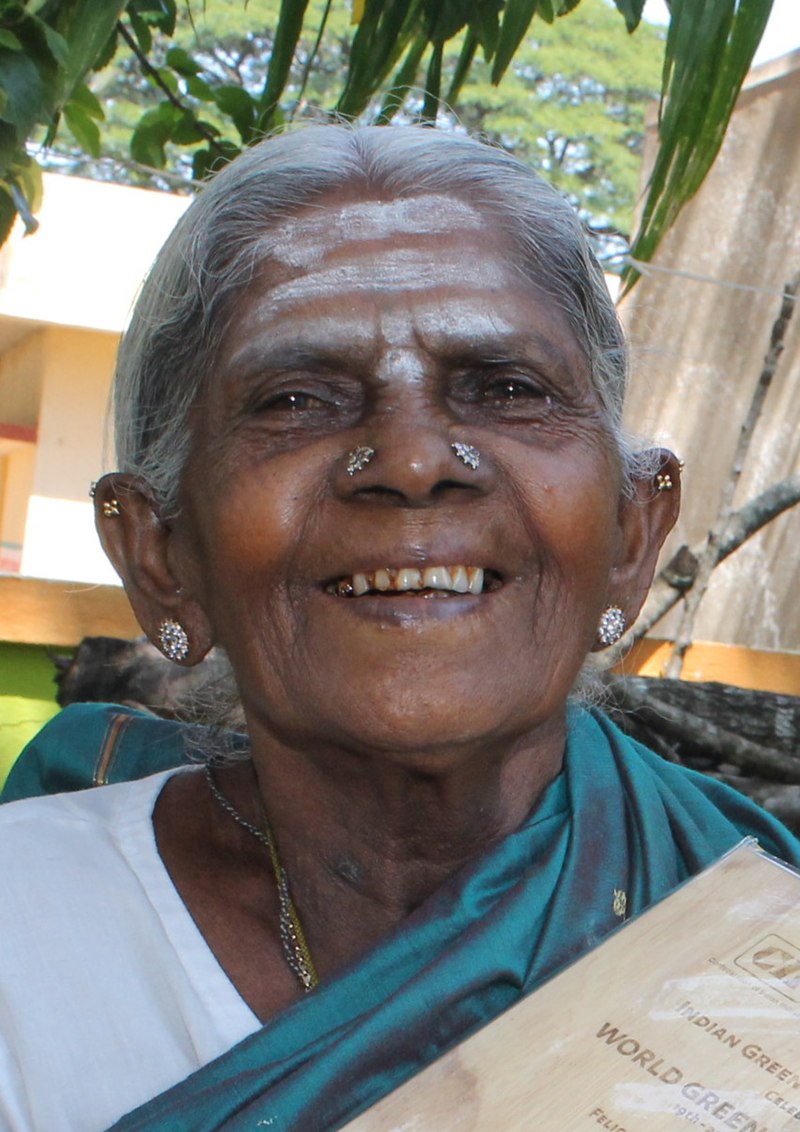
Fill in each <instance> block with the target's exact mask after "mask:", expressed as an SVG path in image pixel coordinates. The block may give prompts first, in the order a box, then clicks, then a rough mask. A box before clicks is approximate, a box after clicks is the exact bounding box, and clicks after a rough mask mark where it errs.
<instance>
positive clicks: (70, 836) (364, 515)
mask: <svg viewBox="0 0 800 1132" xmlns="http://www.w3.org/2000/svg"><path fill="white" fill-rule="evenodd" d="M624 382H625V359H624V350H623V342H622V337H621V334H620V330H619V326H618V323H617V320H616V317H615V312H614V309H613V306H612V305H611V302H610V301H609V298H608V295H607V293H606V291H605V288H604V284H603V278H602V274H601V272H600V270H599V268H598V265H597V264H596V262H595V261H594V259H593V258H592V256H591V253H590V252H589V250H588V248H587V245H586V243H585V240H584V237H583V235H582V233H581V230H580V225H579V223H578V221H577V220H576V218H575V217H574V216H573V214H572V212H571V211H570V209H569V207H568V206H567V205H566V204H565V203H564V202H562V200H561V199H560V198H559V197H558V195H557V194H556V193H554V192H553V191H552V190H551V189H549V188H548V187H547V186H546V185H545V184H544V183H543V182H542V181H541V180H540V179H539V178H538V177H536V176H535V175H534V174H533V173H532V172H531V171H530V170H529V169H527V168H525V167H524V166H522V165H520V164H519V163H518V162H516V161H515V160H513V159H512V158H510V157H509V156H507V155H506V154H504V153H502V152H499V151H497V150H494V149H490V148H487V147H484V146H481V145H479V144H477V143H475V142H472V141H469V140H466V139H464V138H461V137H454V136H452V135H445V134H441V133H436V132H434V131H430V130H417V129H412V128H403V129H385V128H384V129H378V128H361V129H350V128H343V127H313V128H309V129H306V130H302V131H299V132H297V133H293V134H290V135H287V136H282V137H279V138H276V139H274V140H270V141H268V142H266V143H264V144H262V145H260V146H258V147H256V148H254V149H253V150H251V151H250V152H248V153H247V154H246V155H245V156H243V157H241V158H239V159H238V160H237V161H236V162H234V163H233V164H232V165H231V166H230V167H229V168H228V169H226V170H225V171H224V172H223V173H221V174H220V175H219V176H218V177H217V178H216V179H215V180H214V182H213V183H212V184H211V185H210V187H208V188H207V189H205V190H204V192H203V193H202V194H201V195H200V196H199V198H198V199H197V201H196V202H195V203H194V204H193V205H192V206H191V208H190V209H189V210H188V212H187V213H186V215H185V217H184V218H183V220H182V221H181V222H180V224H179V225H178V227H177V229H176V231H175V233H174V234H173V236H172V237H171V238H170V240H169V241H168V243H167V245H166V247H165V249H164V250H163V251H162V253H161V255H160V257H159V259H158V261H157V263H156V265H155V267H154V269H153V272H152V274H151V275H150V277H149V279H148V281H147V283H146V284H145V287H144V290H143V292H142V295H141V298H140V300H139V303H138V305H137V308H136V312H135V315H134V318H133V321H132V324H131V327H130V330H129V332H128V334H127V335H126V338H125V341H124V343H123V345H122V349H121V353H120V361H119V368H118V373H117V379H116V395H115V400H116V414H117V416H116V441H117V447H118V456H119V466H120V469H121V470H120V471H119V472H115V473H114V474H112V475H110V476H106V477H105V478H104V479H103V480H102V481H101V482H100V484H99V485H98V488H97V493H96V503H97V510H98V526H99V529H100V535H101V538H102V540H103V543H104V545H105V547H106V550H107V551H108V554H109V555H110V557H111V559H112V561H113V563H114V565H115V566H116V567H117V569H118V571H119V573H120V575H121V576H122V579H123V581H124V583H125V587H126V589H127V592H128V595H129V597H130V600H131V603H132V605H133V608H134V610H135V611H136V614H137V616H138V618H139V621H140V622H141V625H142V627H143V628H144V630H145V632H146V633H147V634H148V635H149V636H150V638H151V639H152V640H153V641H154V642H157V643H159V645H160V647H161V648H162V650H163V652H164V653H165V654H166V655H167V656H168V657H170V658H171V659H172V660H174V661H175V662H176V663H178V664H182V665H195V664H197V663H198V662H199V661H201V660H202V658H203V657H204V656H205V655H206V654H207V652H208V651H209V649H211V648H212V646H219V647H221V648H223V649H224V650H225V651H226V652H227V655H228V657H229V658H230V663H231V666H232V669H233V673H234V674H235V679H236V685H237V688H238V693H239V696H240V699H241V703H242V706H243V710H244V713H245V716H246V720H247V732H248V737H249V739H248V744H247V751H246V757H244V758H242V759H239V760H238V761H231V760H228V761H225V762H220V761H219V760H217V761H214V762H212V764H211V765H209V766H207V767H206V768H205V769H203V768H201V767H198V766H197V765H195V766H191V765H188V766H184V767H183V768H182V769H177V770H167V771H162V772H161V773H160V774H157V775H155V776H150V777H145V778H143V779H140V780H138V781H135V782H128V783H123V784H119V785H111V786H108V787H106V788H105V789H103V790H95V791H92V790H89V791H83V792H80V793H72V794H61V795H59V796H55V797H48V798H37V799H32V800H29V801H26V802H20V803H18V804H15V805H9V806H7V807H5V808H4V811H3V812H2V814H1V815H0V837H1V838H2V845H3V846H4V856H3V862H4V863H3V869H2V878H1V879H0V884H1V885H2V889H1V891H2V899H1V900H0V910H1V911H0V915H2V919H3V923H2V938H3V955H4V962H3V973H2V976H0V979H2V987H0V1048H1V1049H2V1059H1V1060H0V1110H1V1111H2V1118H1V1119H0V1123H2V1126H3V1128H9V1129H15V1130H16V1129H26V1130H27V1129H45V1128H52V1129H58V1130H62V1129H68V1130H71V1129H75V1130H79V1132H92V1130H94V1129H102V1128H106V1127H107V1126H108V1125H110V1124H112V1123H114V1122H115V1121H119V1123H118V1124H116V1125H115V1127H118V1128H119V1129H127V1130H130V1129H187V1130H189V1129H191V1130H193V1132H197V1130H199V1129H212V1128H219V1127H225V1128H230V1129H239V1128H242V1129H244V1128H247V1129H252V1128H256V1127H274V1128H294V1129H302V1130H304V1132H308V1130H313V1129H328V1128H335V1127H339V1126H340V1125H342V1124H343V1123H346V1122H347V1120H348V1119H349V1118H350V1117H352V1116H353V1115H355V1114H356V1113H357V1112H359V1111H360V1110H362V1109H363V1108H364V1107H366V1106H367V1105H369V1104H370V1103H371V1102H372V1101H374V1100H375V1099H377V1098H378V1097H379V1096H381V1095H382V1094H384V1093H385V1092H387V1091H388V1090H390V1089H391V1088H393V1087H394V1086H395V1085H396V1084H398V1083H399V1082H401V1081H402V1080H404V1079H406V1078H407V1077H409V1076H410V1075H411V1074H413V1073H414V1072H415V1071H416V1070H417V1069H418V1068H419V1067H421V1066H422V1065H424V1064H426V1063H427V1062H429V1061H430V1060H431V1059H433V1058H434V1057H436V1056H437V1055H438V1054H439V1053H440V1052H441V1051H442V1050H444V1049H446V1048H447V1047H448V1046H450V1045H451V1044H453V1043H454V1042H455V1041H457V1040H459V1039H461V1038H462V1037H463V1036H465V1035H466V1034H467V1033H469V1032H470V1031H471V1030H472V1029H474V1028H475V1027H476V1026H478V1025H480V1024H481V1023H483V1022H485V1021H487V1020H488V1019H490V1018H491V1017H493V1016H494V1015H496V1014H497V1013H498V1012H499V1011H500V1010H502V1009H503V1008H504V1007H506V1006H508V1005H510V1004H511V1003H513V1002H514V1001H515V1000H516V999H517V998H518V997H519V996H520V995H521V994H523V993H525V992H526V991H528V990H530V989H532V988H533V987H535V986H536V985H537V984H538V983H539V982H541V981H542V979H544V978H546V977H547V976H548V975H550V974H552V973H553V972H554V971H555V970H556V969H557V968H559V967H560V966H561V965H563V964H564V963H565V962H566V961H568V960H569V959H571V958H573V957H575V956H577V955H579V954H580V953H581V952H583V951H585V950H586V949H587V948H589V947H591V946H592V945H594V944H595V943H597V942H598V941H599V940H601V939H602V938H603V937H604V936H605V935H606V934H607V933H608V932H610V931H611V930H612V929H613V928H614V927H615V926H616V925H618V924H619V923H620V921H621V919H623V918H625V917H626V916H630V915H632V914H635V913H637V912H639V911H640V910H641V909H642V908H644V907H646V906H647V905H648V904H650V903H651V902H652V901H654V900H657V899H659V898H660V897H662V896H663V895H665V894H666V893H668V892H669V891H670V890H671V889H672V888H674V887H675V885H677V884H679V883H680V882H681V881H682V880H684V879H685V878H686V877H687V876H689V875H691V874H692V873H694V872H696V871H697V870H699V869H701V868H703V866H705V865H706V864H707V863H709V862H710V861H712V860H713V859H715V858H716V857H718V856H719V855H720V854H721V853H722V852H724V851H725V850H727V849H728V848H730V847H731V846H733V845H734V844H735V843H737V842H738V841H739V840H740V839H741V837H742V836H744V835H746V834H754V835H756V836H757V837H758V838H759V839H760V840H761V842H762V844H763V845H764V846H765V847H766V848H767V849H769V850H770V851H772V852H773V853H776V854H778V855H780V856H782V857H784V858H787V859H790V860H794V861H797V860H799V859H800V847H798V844H797V843H796V842H795V841H794V840H793V839H792V838H791V837H790V835H789V834H788V833H786V832H785V831H783V830H782V829H781V827H780V826H778V825H777V824H776V823H775V822H774V821H772V819H770V818H769V817H767V816H766V815H765V814H763V813H761V812H760V811H759V810H757V809H756V808H755V807H753V806H752V805H751V804H750V803H749V802H748V801H747V800H745V799H743V798H740V797H739V796H738V795H735V794H733V793H731V792H729V791H727V790H726V789H724V788H722V787H721V786H718V785H716V784H714V783H712V782H710V781H707V780H705V779H700V778H698V777H696V776H694V775H692V774H690V773H686V772H684V771H683V770H681V769H680V768H676V767H674V766H670V765H667V764H665V763H662V762H661V761H660V760H659V759H658V758H657V757H656V756H654V755H652V754H651V753H650V752H648V751H646V750H644V749H642V748H641V747H638V746H637V745H636V744H634V743H632V742H631V741H629V740H627V739H625V738H624V737H623V736H622V735H621V734H620V733H619V732H618V731H616V730H615V728H614V727H613V726H612V725H611V724H610V723H609V722H608V721H607V720H606V719H605V718H604V717H603V716H602V715H601V714H599V713H597V712H590V711H587V710H584V709H581V708H578V707H575V706H570V704H569V697H570V693H571V690H572V689H573V687H574V686H575V684H576V680H577V679H578V677H579V674H580V672H581V669H582V666H583V665H584V662H585V660H586V657H587V654H588V653H589V652H591V651H592V650H593V649H599V648H602V647H604V646H607V645H608V644H610V643H612V642H613V641H615V640H616V639H617V638H618V637H619V636H620V635H621V633H622V631H623V628H624V626H625V624H626V623H630V622H631V621H632V620H633V619H634V618H635V616H636V614H637V611H638V609H639V607H640V605H641V603H642V600H643V597H644V595H645V592H646V590H647V587H648V585H649V583H650V580H651V577H652V573H653V569H654V563H655V560H656V555H657V553H658V549H659V547H660V545H661V543H662V541H663V539H664V537H665V535H666V533H667V532H668V530H669V529H670V527H671V526H672V524H673V522H674V519H675V516H676V512H677V508H678V494H679V469H678V466H677V463H676V461H675V459H674V457H673V456H672V455H671V454H669V453H666V452H663V451H660V452H657V453H655V454H653V453H651V454H650V456H649V458H648V457H642V456H638V457H635V456H633V455H632V454H631V452H630V451H629V450H628V448H627V447H626V444H625V441H624V439H623V437H622V435H621V431H620V413H621V402H622V396H623V388H624ZM90 710H92V711H96V710H99V711H101V712H102V711H103V710H104V709H90ZM103 718H104V719H107V715H106V716H104V717H103ZM159 726H169V727H175V726H176V725H174V724H169V725H167V724H159V723H157V722H154V723H153V724H152V725H151V724H148V722H147V721H146V719H144V718H143V717H136V716H135V715H130V716H121V715H114V716H113V717H112V728H111V731H110V732H109V735H110V734H111V732H113V736H112V737H113V739H114V741H115V742H116V741H118V740H119V739H120V735H121V734H122V732H123V731H124V732H125V734H126V736H127V738H126V742H128V744H129V745H130V746H137V747H138V748H139V750H140V751H143V752H144V753H145V755H147V754H148V752H149V751H150V747H149V740H148V736H149V735H150V730H149V729H150V727H153V728H158V727H159ZM52 727H53V728H54V730H51V731H50V739H49V742H50V745H51V746H54V747H56V748H58V749H59V750H60V752H61V754H62V755H63V756H64V757H65V758H73V757H74V758H82V757H83V758H85V757H87V751H88V757H89V758H91V759H92V760H94V759H95V758H96V757H100V758H101V759H105V760H106V762H107V760H108V751H107V749H106V748H107V747H108V742H109V741H110V739H109V736H108V735H107V736H105V738H104V740H103V743H102V744H99V745H100V746H104V750H103V751H102V752H98V751H97V750H96V749H95V743H94V740H93V739H92V738H91V735H90V733H89V730H87V731H86V732H85V738H82V737H81V731H80V729H78V731H77V733H76V732H75V729H74V728H73V729H72V730H70V729H69V727H68V726H67V723H64V722H61V723H59V721H57V722H56V723H55V724H53V725H52ZM114 728H116V730H114ZM67 733H69V741H68V742H67V739H65V738H64V736H65V734H67ZM42 741H43V742H47V740H46V739H45V740H42ZM176 746H177V744H176ZM174 761H176V762H179V761H180V754H177V755H176V757H175V759H174ZM23 762H24V760H23ZM104 765H105V764H104ZM140 771H141V766H140V768H139V771H137V772H136V773H139V772H140ZM101 777H102V776H101ZM153 1098H154V1099H153ZM132 1110H135V1111H132ZM124 1114H129V1115H127V1116H125V1115H124Z"/></svg>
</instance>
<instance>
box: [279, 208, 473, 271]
mask: <svg viewBox="0 0 800 1132" xmlns="http://www.w3.org/2000/svg"><path fill="white" fill-rule="evenodd" d="M489 227H490V224H489V222H488V220H487V218H486V216H485V215H484V214H483V213H482V212H480V211H479V210H478V209H477V208H475V207H474V206H473V205H471V204H469V203H468V202H467V201H464V200H461V199H460V198H458V197H452V196H447V195H444V194H433V193H431V194H426V195H424V196H418V197H411V198H406V199H392V200H369V199H358V198H355V199H346V198H344V199H343V197H342V194H332V195H330V196H329V197H328V198H323V199H322V200H321V201H319V202H317V204H316V205H315V206H314V207H313V208H312V207H307V208H306V209H305V210H303V211H302V212H301V213H299V215H297V216H296V217H292V218H291V219H290V220H287V221H284V222H283V223H282V224H280V225H279V226H277V227H276V228H273V229H272V231H271V233H270V240H269V244H270V258H271V259H272V260H273V261H274V262H275V263H277V264H282V265H285V266H286V267H289V268H296V269H298V270H300V271H309V270H311V269H313V268H314V267H315V266H318V265H319V264H320V263H321V262H322V261H323V260H324V259H325V258H326V257H328V256H329V255H330V254H331V253H332V251H333V250H334V249H335V248H337V247H341V246H343V245H358V244H370V243H373V242H375V241H391V240H392V239H393V238H396V237H400V238H401V239H402V237H404V236H406V237H408V236H419V237H422V238H430V237H436V236H449V235H453V236H455V235H457V234H459V233H464V234H465V235H466V234H468V233H470V232H473V233H474V232H478V231H480V230H485V229H487V228H489Z"/></svg>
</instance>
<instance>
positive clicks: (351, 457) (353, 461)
mask: <svg viewBox="0 0 800 1132" xmlns="http://www.w3.org/2000/svg"><path fill="white" fill-rule="evenodd" d="M374 455H375V449H374V448H370V447H369V446H368V445H366V444H359V446H358V448H354V449H353V451H352V452H348V454H347V463H346V464H345V471H346V472H347V474H348V476H354V475H355V474H356V472H360V471H361V469H362V468H366V466H367V464H368V463H369V462H370V460H371V459H372V457H373V456H374Z"/></svg>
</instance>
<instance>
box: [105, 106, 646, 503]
mask: <svg viewBox="0 0 800 1132" xmlns="http://www.w3.org/2000/svg"><path fill="white" fill-rule="evenodd" d="M348 187H356V188H359V187H363V189H364V190H365V191H366V192H369V193H380V194H387V193H388V194H389V195H390V197H391V198H393V199H397V198H413V197H418V196H422V195H427V194H432V193H436V194H442V195H450V196H457V197H463V198H465V199H467V200H468V201H469V203H471V204H473V205H475V206H476V207H479V208H482V209H484V210H485V211H486V212H488V213H489V214H490V215H491V217H492V218H493V220H494V222H495V223H496V224H497V225H498V226H499V227H500V228H501V229H502V230H504V231H505V232H506V233H507V235H508V236H509V237H510V241H511V245H512V247H513V248H515V249H518V250H517V251H516V253H515V259H516V266H517V268H518V270H520V271H521V272H522V274H523V275H525V276H526V277H527V278H529V279H531V280H532V281H534V282H536V284H537V285H538V286H540V287H543V288H544V289H545V290H547V292H548V293H549V294H550V295H551V296H553V298H554V299H555V300H556V301H557V302H558V303H559V305H560V306H561V308H562V309H563V311H564V312H565V315H566V317H567V318H568V320H569V323H570V325H571V327H572V329H573V331H574V333H575V335H576V337H577V339H578V341H579V342H580V343H581V345H582V347H583V349H584V350H585V352H586V355H587V358H588V360H589V364H590V372H591V379H592V382H593V384H594V386H595V388H596V390H597V393H598V396H599V398H600V402H601V404H602V406H603V411H604V415H605V417H606V420H607V423H608V425H609V428H610V431H611V433H612V435H613V436H614V437H615V439H616V441H617V444H618V446H619V448H620V453H621V458H622V466H623V470H624V473H625V476H626V479H628V480H629V479H630V476H631V475H632V474H633V472H634V467H633V463H634V461H635V459H636V457H635V456H633V455H632V452H631V447H630V445H629V444H628V443H627V442H626V441H625V439H624V434H623V433H622V429H621V416H622V403H623V399H624V395H625V387H626V383H627V360H626V358H627V355H626V350H625V342H624V337H623V333H622V329H621V327H620V323H619V320H618V318H617V314H616V310H615V308H614V305H613V303H612V301H611V298H610V296H609V294H608V289H607V287H606V284H605V280H604V278H603V273H602V270H601V268H600V265H599V264H598V262H597V260H596V259H595V257H594V255H593V253H592V251H591V248H590V247H589V244H588V241H587V239H586V236H585V234H584V232H583V229H582V226H581V223H580V221H579V220H578V217H577V216H576V214H575V212H574V211H573V209H572V208H571V206H570V205H569V204H568V203H567V202H566V201H565V200H563V199H562V197H561V196H560V195H559V194H558V193H557V192H556V191H555V190H554V189H553V188H552V187H551V186H550V185H548V184H547V183H546V182H545V181H543V180H542V178H541V177H539V176H538V175H537V174H536V173H534V172H533V170H531V169H530V168H528V166H526V165H523V164H522V163H521V162H520V161H518V160H516V158H514V157H512V156H510V155H509V154H508V153H506V152H504V151H503V150H501V149H497V148H494V147H491V146H489V145H485V144H483V143H481V142H478V141H476V140H473V139H471V138H468V137H465V136H463V135H458V134H455V133H450V132H447V133H446V132H443V131H438V130H432V129H427V128H419V127H410V126H400V127H387V126H345V125H326V126H319V125H314V126H307V127H305V128H301V129H298V130H294V131H291V132H288V133H284V134H281V135H278V136H276V137H273V138H270V139H267V140H265V141H263V142H261V143H260V144H258V145H256V146H253V147H252V148H251V149H249V150H247V151H246V152H245V153H244V154H242V156H241V157H238V158H237V159H236V160H235V161H233V162H232V163H231V164H230V165H229V166H227V168H225V169H224V170H223V171H222V172H221V173H219V174H218V175H217V176H216V177H215V178H214V179H213V181H211V183H210V184H209V185H208V186H207V187H206V188H204V189H203V191H202V192H201V193H200V194H199V195H198V197H197V198H196V199H195V201H194V202H193V203H192V205H191V206H190V207H189V209H188V210H187V211H186V213H185V214H184V215H183V217H182V218H181V220H180V221H179V222H178V224H177V226H176V228H175V230H174V231H173V233H172V235H171V236H170V237H169V239H168V240H167V242H166V244H165V245H164V247H163V248H162V250H161V252H160V254H159V256H158V258H157V259H156V261H155V264H154V265H153V268H152V271H151V273H150V275H149V276H148V278H147V280H146V282H145V284H144V286H143V288H142V292H141V296H140V298H139V301H138V302H137V304H136V308H135V310H134V313H133V317H132V320H131V324H130V328H129V329H128V331H127V333H126V334H125V337H124V339H123V342H122V345H121V347H120V352H119V358H118V362H117V371H116V377H115V391H114V415H115V437H116V447H117V458H118V461H119V465H118V466H119V468H120V470H121V471H124V472H132V473H134V474H137V475H139V476H141V477H142V478H143V479H145V480H146V481H147V482H148V483H149V485H150V487H151V490H152V491H153V492H154V495H155V498H156V500H157V502H158V504H159V506H160V508H161V509H162V511H163V513H165V514H174V513H175V512H176V511H177V510H178V507H179V491H180V480H181V473H182V470H183V467H184V465H185V462H186V460H187V457H188V454H189V447H190V443H191V435H190V428H189V414H190V412H191V409H192V407H193V405H194V404H195V402H196V401H197V399H198V396H199V394H200V392H201V390H202V389H203V387H204V385H205V383H206V382H207V381H208V380H210V378H211V375H212V374H213V372H214V366H215V361H216V357H217V353H218V350H219V347H220V343H221V340H222V337H223V334H224V332H225V328H226V326H227V323H228V321H229V319H230V317H231V314H232V311H233V308H234V307H235V302H236V299H237V297H238V296H239V295H240V294H241V293H242V292H243V291H245V290H246V289H247V287H248V285H249V284H250V283H251V281H252V279H253V277H254V275H255V274H256V273H257V272H258V271H259V270H260V269H261V267H262V266H263V264H264V263H265V262H268V260H269V252H270V233H271V230H273V229H274V228H275V226H277V225H278V224H280V223H281V222H282V221H283V220H285V219H287V218H289V217H291V216H294V215H295V214H297V213H298V212H299V211H302V209H304V208H307V207H313V206H314V204H315V202H317V201H318V200H319V199H320V198H321V197H323V196H324V195H325V194H328V193H331V192H333V191H335V190H339V189H345V188H348Z"/></svg>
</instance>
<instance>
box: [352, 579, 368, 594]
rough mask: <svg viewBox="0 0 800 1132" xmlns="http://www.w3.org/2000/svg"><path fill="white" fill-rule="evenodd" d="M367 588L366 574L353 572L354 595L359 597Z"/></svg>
mask: <svg viewBox="0 0 800 1132" xmlns="http://www.w3.org/2000/svg"><path fill="white" fill-rule="evenodd" d="M369 588H370V585H369V581H368V580H367V575H366V574H353V593H354V594H355V596H356V597H361V595H362V594H365V593H366V592H367V590H369Z"/></svg>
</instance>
